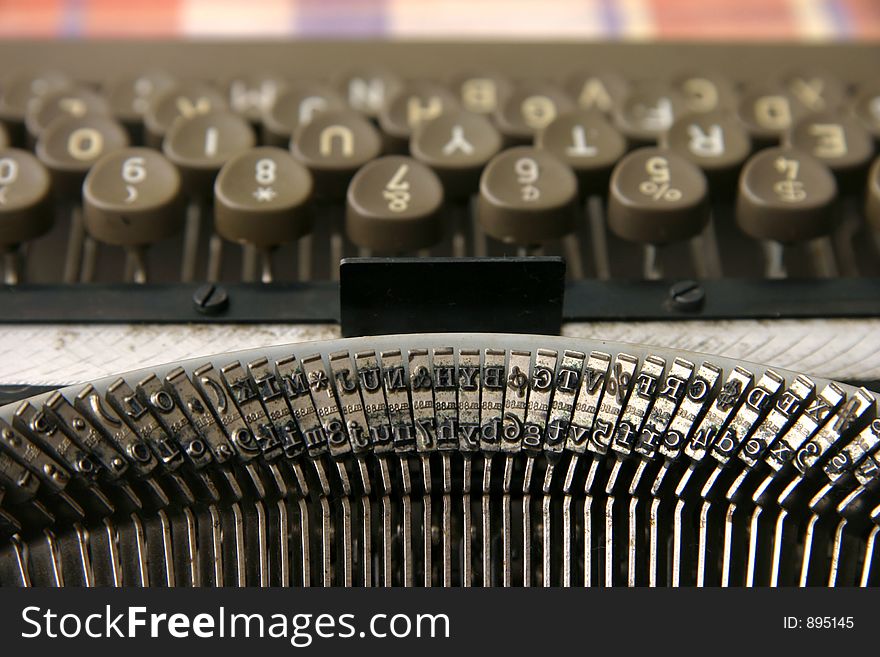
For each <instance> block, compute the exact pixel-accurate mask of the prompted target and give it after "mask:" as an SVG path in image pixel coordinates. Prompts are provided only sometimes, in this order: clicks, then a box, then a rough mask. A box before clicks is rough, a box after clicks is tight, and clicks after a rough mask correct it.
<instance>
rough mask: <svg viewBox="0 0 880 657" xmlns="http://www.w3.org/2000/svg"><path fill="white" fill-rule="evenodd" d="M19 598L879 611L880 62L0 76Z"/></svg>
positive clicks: (216, 63)
mask: <svg viewBox="0 0 880 657" xmlns="http://www.w3.org/2000/svg"><path fill="white" fill-rule="evenodd" d="M0 59H2V61H4V62H7V63H8V64H9V65H8V66H6V67H5V71H4V72H5V73H6V74H7V75H6V77H5V78H4V80H3V81H2V84H0V128H2V129H0V244H2V246H3V276H4V282H5V285H4V286H3V287H2V289H0V298H2V302H0V320H2V326H0V334H2V335H3V339H2V342H3V344H4V351H5V352H6V353H4V358H3V359H2V360H3V364H2V365H0V383H3V384H4V386H3V390H2V392H3V400H2V401H3V403H4V405H3V406H2V407H0V584H2V585H3V586H160V587H165V586H187V587H188V586H218V587H219V586H461V587H468V586H600V587H605V586H768V585H769V586H797V585H799V586H814V585H821V586H855V585H860V586H872V585H876V584H877V583H878V581H880V574H878V569H877V568H874V567H873V564H874V562H875V561H876V560H877V558H878V554H877V552H878V550H875V543H876V538H877V535H878V531H880V495H878V489H880V487H878V480H880V476H878V475H880V451H878V446H880V419H878V415H877V402H878V398H877V394H878V393H877V391H878V390H880V387H878V384H877V381H878V379H880V361H878V356H877V354H878V353H880V340H878V335H880V332H878V328H880V325H878V322H877V317H878V316H880V159H878V157H877V151H878V149H877V146H878V143H880V142H878V140H880V79H878V74H877V71H878V64H880V49H878V48H877V47H876V46H875V45H870V44H861V45H860V44H823V45H816V46H812V45H773V44H725V45H718V44H684V43H652V44H636V43H588V44H575V43H503V42H498V43H488V44H477V43H453V42H449V43H432V42H396V43H389V42H370V41H356V42H334V41H320V42H310V41H302V42H291V43H281V42H277V43H273V42H253V43H252V42H234V43H228V42H227V43H219V42H190V43H184V42H178V41H175V42H155V41H153V42H101V41H94V42H65V41H50V42H46V41H5V42H0Z"/></svg>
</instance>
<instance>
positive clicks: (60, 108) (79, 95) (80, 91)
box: [25, 87, 110, 139]
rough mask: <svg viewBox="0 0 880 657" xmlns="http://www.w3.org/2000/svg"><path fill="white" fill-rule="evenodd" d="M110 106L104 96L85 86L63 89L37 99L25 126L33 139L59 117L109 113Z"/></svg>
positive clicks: (29, 110) (28, 114)
mask: <svg viewBox="0 0 880 657" xmlns="http://www.w3.org/2000/svg"><path fill="white" fill-rule="evenodd" d="M109 113H110V106H109V105H108V104H107V101H106V100H105V99H104V97H103V96H99V95H97V94H96V93H94V92H92V91H89V90H88V89H85V88H83V87H71V88H69V89H61V90H59V91H55V92H52V93H49V94H46V95H44V96H40V97H39V98H37V99H35V100H34V101H33V102H32V103H31V104H30V105H29V106H28V109H27V113H26V114H25V126H26V127H27V130H28V134H29V135H30V137H31V138H32V139H36V138H37V137H39V136H40V134H41V133H42V132H43V130H45V129H46V127H47V126H48V125H49V124H50V123H52V121H54V120H55V119H57V118H59V117H62V116H64V117H73V118H77V119H81V118H83V117H85V116H87V115H92V114H98V115H107V114H109Z"/></svg>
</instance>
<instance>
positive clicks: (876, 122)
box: [853, 83, 880, 140]
mask: <svg viewBox="0 0 880 657" xmlns="http://www.w3.org/2000/svg"><path fill="white" fill-rule="evenodd" d="M853 112H854V113H855V115H856V117H857V118H858V119H859V120H860V121H861V122H862V125H864V126H865V129H867V130H868V132H870V133H871V134H872V135H874V139H875V140H880V84H877V83H875V84H873V85H866V86H864V87H862V88H860V89H859V92H858V93H857V94H856V97H855V99H854V100H853Z"/></svg>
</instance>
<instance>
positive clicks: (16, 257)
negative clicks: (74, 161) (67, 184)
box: [0, 148, 52, 285]
mask: <svg viewBox="0 0 880 657" xmlns="http://www.w3.org/2000/svg"><path fill="white" fill-rule="evenodd" d="M50 187H51V182H50V178H49V172H48V171H47V170H46V168H45V167H44V166H43V165H42V164H41V163H40V161H39V160H38V159H37V158H35V157H34V156H33V155H31V154H30V153H28V152H26V151H20V150H18V149H14V148H10V149H3V150H0V245H2V248H3V250H4V251H5V253H4V262H3V280H4V282H5V283H6V284H7V285H14V284H16V283H17V282H18V281H19V280H20V278H21V262H20V258H21V253H20V251H19V248H18V247H19V245H21V244H23V243H25V242H28V241H30V240H32V239H35V238H37V237H39V236H40V235H43V234H45V233H46V232H48V231H49V229H50V228H51V227H52V213H51V212H50V211H49V207H48V206H49V191H50Z"/></svg>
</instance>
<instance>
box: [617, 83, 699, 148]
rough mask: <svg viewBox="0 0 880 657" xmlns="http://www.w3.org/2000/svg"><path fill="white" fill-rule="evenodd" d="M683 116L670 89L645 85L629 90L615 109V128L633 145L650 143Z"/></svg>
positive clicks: (676, 97) (682, 103)
mask: <svg viewBox="0 0 880 657" xmlns="http://www.w3.org/2000/svg"><path fill="white" fill-rule="evenodd" d="M684 112H685V105H684V101H683V100H682V98H681V96H679V94H678V92H677V91H675V90H674V89H673V88H672V87H670V86H667V85H664V84H647V83H646V84H642V85H640V86H638V87H635V88H634V89H632V90H631V91H630V93H628V94H627V95H626V97H625V98H624V99H623V100H622V101H621V102H620V103H619V104H618V105H617V106H616V107H615V109H614V112H613V115H614V125H615V126H617V129H618V130H620V131H621V132H622V133H623V135H624V136H625V137H626V138H627V139H628V140H630V141H632V142H635V143H641V144H645V143H651V142H655V141H657V139H659V138H660V135H662V134H663V133H664V132H665V131H666V130H669V128H670V127H672V123H673V122H674V121H675V118H676V117H677V116H680V115H681V114H683V113H684Z"/></svg>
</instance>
